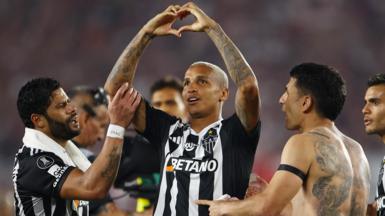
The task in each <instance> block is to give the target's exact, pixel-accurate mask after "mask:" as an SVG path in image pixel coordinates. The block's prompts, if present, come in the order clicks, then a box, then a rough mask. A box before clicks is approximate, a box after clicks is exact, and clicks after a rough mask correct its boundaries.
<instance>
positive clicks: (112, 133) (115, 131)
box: [107, 124, 125, 139]
mask: <svg viewBox="0 0 385 216" xmlns="http://www.w3.org/2000/svg"><path fill="white" fill-rule="evenodd" d="M124 131H125V129H124V127H122V126H119V125H115V124H110V125H109V126H108V130H107V136H108V137H111V138H118V139H123V138H124Z"/></svg>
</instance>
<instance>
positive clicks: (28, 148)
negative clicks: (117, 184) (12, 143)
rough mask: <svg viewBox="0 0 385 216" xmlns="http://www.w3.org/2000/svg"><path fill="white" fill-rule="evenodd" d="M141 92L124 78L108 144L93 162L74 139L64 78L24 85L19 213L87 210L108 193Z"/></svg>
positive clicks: (16, 177) (16, 175) (74, 118)
mask: <svg viewBox="0 0 385 216" xmlns="http://www.w3.org/2000/svg"><path fill="white" fill-rule="evenodd" d="M140 98H141V97H140V96H139V94H138V93H137V91H135V90H133V89H130V88H129V86H128V84H127V83H126V84H123V85H122V86H121V87H120V88H119V89H118V91H117V92H116V94H115V96H114V97H113V99H112V100H111V103H110V105H109V107H108V113H109V117H110V125H109V128H108V132H107V138H106V141H105V143H104V146H103V149H102V151H101V153H100V154H99V156H98V157H97V158H96V160H95V161H94V162H93V164H92V165H91V164H90V162H89V161H88V160H87V158H86V157H85V156H84V155H83V154H82V153H81V152H80V150H79V149H78V148H77V147H76V146H75V145H74V144H73V143H72V142H71V141H70V140H71V139H72V138H74V137H75V136H77V135H78V134H79V122H78V115H77V112H76V108H75V106H74V105H73V104H72V103H71V101H70V99H69V98H68V96H67V95H66V93H65V91H64V90H63V88H62V87H61V86H60V84H59V82H58V81H56V80H53V79H49V78H39V79H33V80H31V81H29V82H27V83H26V84H25V85H24V86H23V87H22V88H21V89H20V91H19V94H18V99H17V108H18V111H19V115H20V117H21V119H22V121H23V123H24V125H25V127H26V128H25V134H24V137H23V143H24V145H23V146H22V147H21V148H20V150H19V152H18V153H17V154H16V158H15V165H14V170H13V175H12V178H13V183H14V190H15V206H16V215H20V216H21V215H57V216H65V215H79V216H82V215H88V201H85V200H91V199H98V198H102V197H104V196H106V194H107V193H108V190H109V189H110V187H111V185H112V182H113V181H114V179H115V175H116V172H117V169H118V166H119V160H120V155H121V152H122V145H123V135H124V130H125V128H126V127H127V126H128V125H129V124H130V122H131V120H132V118H133V115H134V112H135V110H136V108H137V107H138V105H139V103H140V100H141V99H140Z"/></svg>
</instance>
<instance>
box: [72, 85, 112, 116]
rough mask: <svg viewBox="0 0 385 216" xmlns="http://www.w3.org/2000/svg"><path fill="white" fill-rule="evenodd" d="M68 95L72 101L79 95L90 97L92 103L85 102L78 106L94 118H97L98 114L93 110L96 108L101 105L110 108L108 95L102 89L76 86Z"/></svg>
mask: <svg viewBox="0 0 385 216" xmlns="http://www.w3.org/2000/svg"><path fill="white" fill-rule="evenodd" d="M67 94H68V97H70V98H71V99H73V98H74V97H76V96H78V95H86V96H88V97H89V98H90V101H88V100H83V101H82V102H81V103H80V104H78V105H79V106H80V107H82V108H83V109H84V110H85V111H86V112H87V113H88V114H90V115H91V116H93V117H95V116H96V112H95V111H94V109H93V108H94V107H97V106H99V105H105V106H108V94H107V92H106V91H105V90H104V89H103V88H102V87H91V86H76V87H74V88H72V89H70V90H69V91H68V93H67Z"/></svg>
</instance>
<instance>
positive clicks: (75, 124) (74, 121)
mask: <svg viewBox="0 0 385 216" xmlns="http://www.w3.org/2000/svg"><path fill="white" fill-rule="evenodd" d="M69 123H70V125H71V126H73V127H75V128H79V121H78V115H77V114H76V115H74V116H72V117H71V118H70V121H69Z"/></svg>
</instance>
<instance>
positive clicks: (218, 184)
mask: <svg viewBox="0 0 385 216" xmlns="http://www.w3.org/2000/svg"><path fill="white" fill-rule="evenodd" d="M188 15H193V16H194V17H195V18H196V19H197V20H196V22H194V23H193V24H191V25H187V26H183V27H181V28H180V29H179V30H176V29H172V27H171V26H172V24H173V23H174V22H175V21H176V20H177V19H179V18H182V17H184V16H188ZM184 31H197V32H206V33H207V35H208V36H209V38H210V39H211V40H212V41H213V42H214V44H215V45H216V47H217V48H218V50H219V52H220V54H221V55H222V58H223V60H224V62H225V64H226V67H227V71H228V74H229V75H230V77H231V79H232V80H233V81H234V82H235V84H236V86H237V92H236V99H235V114H233V115H232V116H231V117H229V118H227V119H222V106H223V103H224V102H225V101H226V100H227V98H228V94H229V91H228V78H227V75H226V73H225V72H224V71H223V70H222V69H221V68H219V67H218V66H216V65H214V64H211V63H208V62H195V63H193V64H192V65H190V66H189V67H188V69H187V71H186V73H185V76H184V87H183V94H182V96H183V102H184V104H185V107H186V111H187V113H188V118H189V119H188V121H187V123H184V122H183V121H181V120H180V119H177V118H175V117H172V116H170V115H168V114H166V113H164V112H161V111H158V110H156V109H154V108H152V107H151V106H150V105H149V104H148V103H147V102H145V101H144V100H142V102H141V104H140V106H139V108H138V110H137V112H136V114H135V117H134V126H135V127H136V129H137V130H138V131H139V132H141V133H142V134H143V135H144V136H145V137H146V138H147V139H148V140H149V141H150V143H152V144H156V143H158V146H154V147H157V148H159V149H161V155H162V156H161V160H162V163H161V164H162V176H161V184H160V192H159V197H158V200H157V203H156V208H155V215H207V214H208V208H207V207H205V206H198V205H196V204H195V203H194V202H193V201H194V200H197V199H218V198H220V197H221V196H222V195H223V194H229V195H230V196H233V197H238V198H239V199H241V198H243V197H244V195H245V192H246V189H247V186H248V180H249V176H250V172H251V168H252V166H253V161H254V154H255V151H256V148H257V143H258V139H259V134H260V125H261V124H260V121H259V109H260V99H259V90H258V84H257V79H256V77H255V75H254V73H253V71H252V69H251V68H250V66H249V64H248V63H247V62H246V60H245V58H244V57H243V56H242V54H241V53H240V51H239V50H238V48H237V47H236V46H235V44H234V43H233V42H232V41H231V40H230V38H229V37H228V36H227V35H226V34H225V32H224V31H223V30H222V28H221V27H220V25H219V24H218V23H216V22H215V21H214V20H213V19H211V18H210V17H208V16H207V15H206V14H205V13H204V12H203V11H202V10H201V9H200V8H199V7H198V6H197V5H195V4H194V3H187V4H185V5H183V6H181V7H180V6H178V5H173V6H170V7H168V8H167V9H166V10H165V11H163V12H162V13H160V14H158V15H156V16H155V17H154V18H152V19H151V20H150V21H148V22H147V24H146V25H144V26H143V27H142V29H141V30H140V31H139V32H138V33H137V35H136V36H135V37H134V39H133V40H132V41H131V42H130V44H129V45H128V46H127V48H126V49H125V50H124V51H123V53H122V54H121V56H120V57H119V59H118V61H117V62H116V64H115V66H114V68H113V69H112V71H111V73H110V75H109V76H108V79H107V81H106V84H105V89H106V90H107V91H108V92H109V93H110V94H111V95H114V94H115V92H116V89H118V88H119V86H120V85H121V84H122V83H124V82H129V83H130V84H132V80H133V78H134V74H135V70H136V66H137V64H138V61H139V58H140V56H141V55H142V53H143V50H144V48H145V47H146V46H147V45H148V44H149V43H150V41H151V40H152V39H154V38H155V37H157V36H161V35H170V34H171V35H176V36H178V37H179V36H180V35H181V33H182V32H184Z"/></svg>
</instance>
